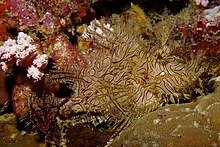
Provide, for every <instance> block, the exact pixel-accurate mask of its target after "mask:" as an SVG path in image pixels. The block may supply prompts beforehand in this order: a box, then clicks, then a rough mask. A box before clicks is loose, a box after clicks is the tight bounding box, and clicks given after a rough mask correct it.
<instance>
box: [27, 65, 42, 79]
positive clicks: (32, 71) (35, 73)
mask: <svg viewBox="0 0 220 147" xmlns="http://www.w3.org/2000/svg"><path fill="white" fill-rule="evenodd" d="M27 72H28V73H27V77H28V78H30V77H32V78H33V79H34V81H39V80H40V79H41V77H42V76H43V75H44V73H42V72H40V70H39V69H38V68H36V67H35V66H33V65H32V66H31V67H29V68H28V70H27Z"/></svg>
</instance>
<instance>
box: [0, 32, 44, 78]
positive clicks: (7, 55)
mask: <svg viewBox="0 0 220 147" xmlns="http://www.w3.org/2000/svg"><path fill="white" fill-rule="evenodd" d="M33 42H34V40H33V39H32V38H31V36H29V35H27V34H25V33H23V32H19V33H18V37H17V40H13V39H8V40H7V41H5V43H4V44H3V46H1V47H0V60H1V62H0V66H1V67H2V69H3V70H4V71H6V70H7V69H8V66H7V62H9V61H11V60H12V59H15V60H16V61H15V62H16V65H17V66H19V65H20V63H21V61H23V60H25V58H26V57H27V58H28V56H29V55H30V54H32V55H36V58H35V59H34V60H33V65H31V67H29V68H28V74H27V76H28V77H32V78H33V79H34V80H35V81H38V80H40V79H41V77H42V76H43V75H44V74H43V73H41V72H40V68H41V67H42V66H44V65H46V64H47V61H48V57H47V55H45V54H43V55H40V54H38V53H37V49H36V46H35V45H33V44H32V43H33Z"/></svg>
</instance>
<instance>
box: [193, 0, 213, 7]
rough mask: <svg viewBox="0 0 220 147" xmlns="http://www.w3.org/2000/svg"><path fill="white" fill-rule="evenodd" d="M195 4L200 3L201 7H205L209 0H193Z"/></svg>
mask: <svg viewBox="0 0 220 147" xmlns="http://www.w3.org/2000/svg"><path fill="white" fill-rule="evenodd" d="M193 1H194V2H195V3H196V5H201V6H203V7H207V5H208V3H209V0H193Z"/></svg>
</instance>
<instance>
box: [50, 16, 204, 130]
mask: <svg viewBox="0 0 220 147" xmlns="http://www.w3.org/2000/svg"><path fill="white" fill-rule="evenodd" d="M171 23H174V22H171ZM162 24H170V20H168V21H166V22H165V23H158V25H155V26H154V27H153V26H150V25H146V28H144V27H143V25H139V24H138V21H135V20H134V19H132V18H129V17H122V16H116V15H113V16H112V17H111V19H110V20H108V21H106V20H104V19H101V20H99V21H98V20H94V21H92V22H91V24H90V25H89V26H88V27H87V28H86V29H85V31H84V33H83V35H82V38H81V39H82V40H83V41H86V42H90V44H91V48H90V49H89V50H86V51H85V52H84V56H85V58H86V62H87V66H82V65H80V64H73V65H71V63H64V64H63V65H62V66H59V67H57V69H56V70H51V71H50V74H49V76H48V81H50V82H53V83H56V82H57V81H58V82H61V83H62V82H70V81H71V82H72V83H73V85H72V87H71V89H72V90H73V91H74V92H73V94H72V95H71V96H70V99H69V101H68V102H67V103H65V104H64V105H63V106H62V107H61V108H60V114H61V115H62V116H64V118H68V119H71V121H72V122H75V123H83V122H89V121H90V122H92V121H94V119H96V121H98V123H101V122H103V121H105V122H106V123H107V124H109V126H110V127H111V129H112V130H117V132H120V130H121V129H123V127H124V126H126V125H127V124H129V122H130V120H132V119H136V118H138V117H140V116H141V115H143V114H145V113H148V112H150V111H153V110H155V109H156V108H158V107H159V106H160V105H161V104H163V103H165V102H168V101H172V102H177V101H178V100H179V99H181V98H184V97H186V95H187V94H190V93H191V92H192V91H193V89H194V88H195V83H196V82H195V81H196V80H198V78H199V76H200V75H201V73H202V72H203V71H204V67H202V66H201V65H200V63H201V62H200V61H199V58H198V57H197V58H196V57H192V60H190V61H185V60H182V59H179V58H177V57H175V56H173V55H171V52H172V49H173V48H175V46H174V45H173V44H175V43H177V42H175V43H174V40H172V39H171V38H170V37H169V36H170V35H169V34H170V33H171V32H172V29H173V25H172V27H167V26H166V25H164V26H163V25H162ZM160 27H161V29H159V30H158V31H157V32H154V29H155V28H160ZM140 28H141V29H140ZM164 28H170V29H168V31H167V29H164ZM140 30H141V31H140ZM143 30H146V32H144V33H145V34H144V33H143ZM166 32H168V33H166ZM164 34H168V35H166V38H165V39H160V38H161V36H162V38H163V35H164ZM146 36H147V37H146ZM149 38H150V39H149ZM110 124H112V125H110Z"/></svg>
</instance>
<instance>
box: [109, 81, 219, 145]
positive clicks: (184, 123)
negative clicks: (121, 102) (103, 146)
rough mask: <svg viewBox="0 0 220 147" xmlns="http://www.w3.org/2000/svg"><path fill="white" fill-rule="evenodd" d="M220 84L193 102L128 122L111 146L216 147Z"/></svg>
mask: <svg viewBox="0 0 220 147" xmlns="http://www.w3.org/2000/svg"><path fill="white" fill-rule="evenodd" d="M219 97H220V84H219V83H218V87H217V88H216V90H215V92H213V93H211V94H209V95H207V96H200V97H198V98H197V100H196V101H195V102H191V103H186V104H171V105H167V106H165V107H162V108H160V109H158V110H157V111H154V112H152V113H149V114H146V115H145V116H144V117H142V118H141V119H138V120H136V121H134V122H133V123H131V125H130V126H129V127H128V128H127V129H125V130H124V131H123V132H122V133H121V134H120V135H119V136H118V137H117V138H116V139H114V140H113V141H112V142H110V143H109V147H114V146H126V147H132V146H136V147H137V146H179V145H181V146H219V145H220V135H219V131H220V125H219V124H220V114H219V113H218V112H219V111H220V98H219Z"/></svg>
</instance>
